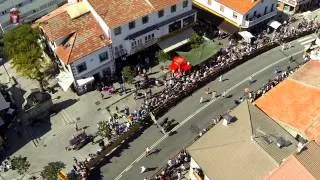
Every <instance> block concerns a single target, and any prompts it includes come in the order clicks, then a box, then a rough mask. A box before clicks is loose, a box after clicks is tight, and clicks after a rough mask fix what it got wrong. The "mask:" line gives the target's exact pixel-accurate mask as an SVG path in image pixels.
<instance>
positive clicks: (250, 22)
mask: <svg viewBox="0 0 320 180" xmlns="http://www.w3.org/2000/svg"><path fill="white" fill-rule="evenodd" d="M277 13H278V12H277V11H272V12H270V13H268V14H265V15H263V16H261V17H259V18H257V19H255V20H252V21H244V22H243V23H242V27H243V28H248V27H250V26H253V25H256V24H258V23H260V22H262V21H264V20H266V19H269V18H271V17H273V16H276V15H277Z"/></svg>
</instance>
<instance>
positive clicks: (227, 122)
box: [222, 114, 233, 126]
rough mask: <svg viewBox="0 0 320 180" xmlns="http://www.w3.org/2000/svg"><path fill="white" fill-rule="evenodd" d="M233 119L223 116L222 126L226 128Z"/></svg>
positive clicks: (229, 116)
mask: <svg viewBox="0 0 320 180" xmlns="http://www.w3.org/2000/svg"><path fill="white" fill-rule="evenodd" d="M232 119H233V117H232V116H231V115H230V114H226V115H224V116H223V120H222V124H223V125H224V126H228V125H229V124H230V123H231V122H232Z"/></svg>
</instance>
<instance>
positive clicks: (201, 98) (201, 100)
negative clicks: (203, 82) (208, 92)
mask: <svg viewBox="0 0 320 180" xmlns="http://www.w3.org/2000/svg"><path fill="white" fill-rule="evenodd" d="M202 103H203V97H202V96H201V97H200V104H202Z"/></svg>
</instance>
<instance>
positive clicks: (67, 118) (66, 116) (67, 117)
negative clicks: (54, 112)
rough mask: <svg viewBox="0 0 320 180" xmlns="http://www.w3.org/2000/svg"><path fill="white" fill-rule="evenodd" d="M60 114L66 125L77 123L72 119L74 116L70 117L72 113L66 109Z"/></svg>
mask: <svg viewBox="0 0 320 180" xmlns="http://www.w3.org/2000/svg"><path fill="white" fill-rule="evenodd" d="M60 115H61V117H62V119H63V122H64V124H65V125H68V124H74V123H75V121H74V120H72V118H71V117H70V115H69V114H68V112H67V111H66V110H62V111H61V112H60Z"/></svg>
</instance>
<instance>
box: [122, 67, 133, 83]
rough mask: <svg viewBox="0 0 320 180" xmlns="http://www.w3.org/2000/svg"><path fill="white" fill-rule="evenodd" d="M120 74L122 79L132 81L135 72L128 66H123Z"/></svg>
mask: <svg viewBox="0 0 320 180" xmlns="http://www.w3.org/2000/svg"><path fill="white" fill-rule="evenodd" d="M121 74H122V76H123V78H124V80H125V81H126V82H128V83H132V82H133V81H134V77H135V76H136V73H135V72H134V70H133V69H132V68H131V67H130V66H125V67H124V68H123V69H122V71H121Z"/></svg>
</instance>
